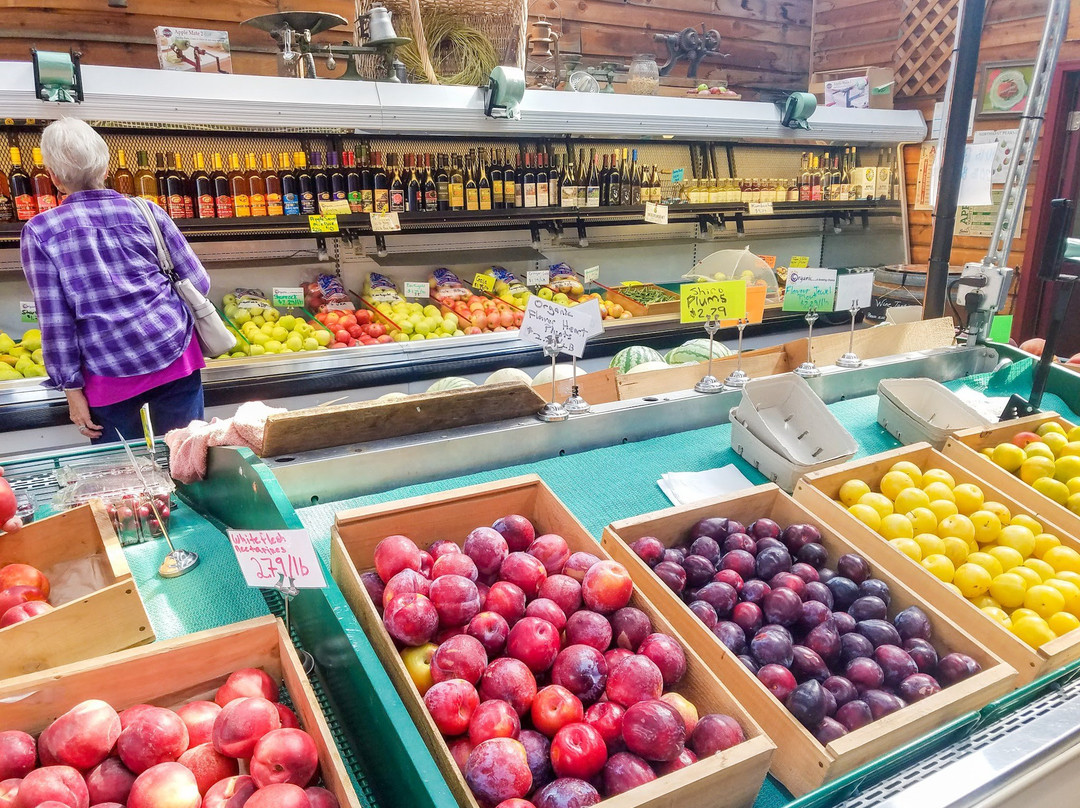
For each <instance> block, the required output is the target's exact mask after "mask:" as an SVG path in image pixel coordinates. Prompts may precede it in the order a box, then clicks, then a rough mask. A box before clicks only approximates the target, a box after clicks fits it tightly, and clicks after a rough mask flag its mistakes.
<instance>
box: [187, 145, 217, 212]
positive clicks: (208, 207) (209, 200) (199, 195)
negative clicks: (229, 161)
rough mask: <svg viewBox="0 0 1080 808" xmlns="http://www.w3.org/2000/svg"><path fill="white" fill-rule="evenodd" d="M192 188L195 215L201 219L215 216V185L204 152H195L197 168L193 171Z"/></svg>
mask: <svg viewBox="0 0 1080 808" xmlns="http://www.w3.org/2000/svg"><path fill="white" fill-rule="evenodd" d="M191 188H192V193H193V194H194V196H195V199H194V206H195V216H197V217H198V218H200V219H213V218H214V185H213V183H212V182H211V181H210V175H209V174H207V173H206V160H205V158H204V157H203V155H202V152H195V170H194V171H193V172H192V173H191Z"/></svg>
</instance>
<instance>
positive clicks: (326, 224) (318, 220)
mask: <svg viewBox="0 0 1080 808" xmlns="http://www.w3.org/2000/svg"><path fill="white" fill-rule="evenodd" d="M307 218H308V226H309V227H310V228H311V232H312V233H336V232H338V223H337V216H336V215H335V214H333V213H328V214H326V215H324V216H319V215H315V214H311V215H310V216H308V217H307Z"/></svg>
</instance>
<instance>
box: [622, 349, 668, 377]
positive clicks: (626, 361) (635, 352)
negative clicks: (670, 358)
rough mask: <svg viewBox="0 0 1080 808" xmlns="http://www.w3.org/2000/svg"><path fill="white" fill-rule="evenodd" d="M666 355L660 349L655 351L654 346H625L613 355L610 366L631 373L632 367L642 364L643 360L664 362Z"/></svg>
mask: <svg viewBox="0 0 1080 808" xmlns="http://www.w3.org/2000/svg"><path fill="white" fill-rule="evenodd" d="M663 361H664V357H663V356H662V355H661V354H660V352H659V351H654V350H653V349H652V348H646V347H645V346H644V345H631V346H630V347H629V348H623V349H622V350H621V351H619V352H618V353H617V354H615V356H613V357H611V364H610V365H608V367H613V368H615V372H616V373H629V372H630V369H631V368H633V367H634V366H635V365H640V364H642V363H643V362H663Z"/></svg>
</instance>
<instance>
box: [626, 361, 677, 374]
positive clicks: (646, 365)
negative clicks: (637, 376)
mask: <svg viewBox="0 0 1080 808" xmlns="http://www.w3.org/2000/svg"><path fill="white" fill-rule="evenodd" d="M670 367H671V365H669V364H668V363H667V362H642V363H641V364H640V365H634V366H633V367H632V368H630V370H628V371H626V372H627V373H648V372H649V371H650V370H667V369H668V368H670Z"/></svg>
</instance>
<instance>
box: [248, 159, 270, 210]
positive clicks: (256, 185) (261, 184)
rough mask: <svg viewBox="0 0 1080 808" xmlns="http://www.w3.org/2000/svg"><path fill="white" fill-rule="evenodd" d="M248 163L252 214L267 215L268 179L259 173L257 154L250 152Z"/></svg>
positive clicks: (249, 200) (249, 199)
mask: <svg viewBox="0 0 1080 808" xmlns="http://www.w3.org/2000/svg"><path fill="white" fill-rule="evenodd" d="M245 163H246V165H247V175H246V176H247V183H248V204H249V205H251V215H252V216H265V215H266V180H265V179H264V178H263V175H262V174H260V173H259V169H258V167H257V166H256V164H255V155H254V154H252V153H251V152H248V154H247V157H246V158H245Z"/></svg>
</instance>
